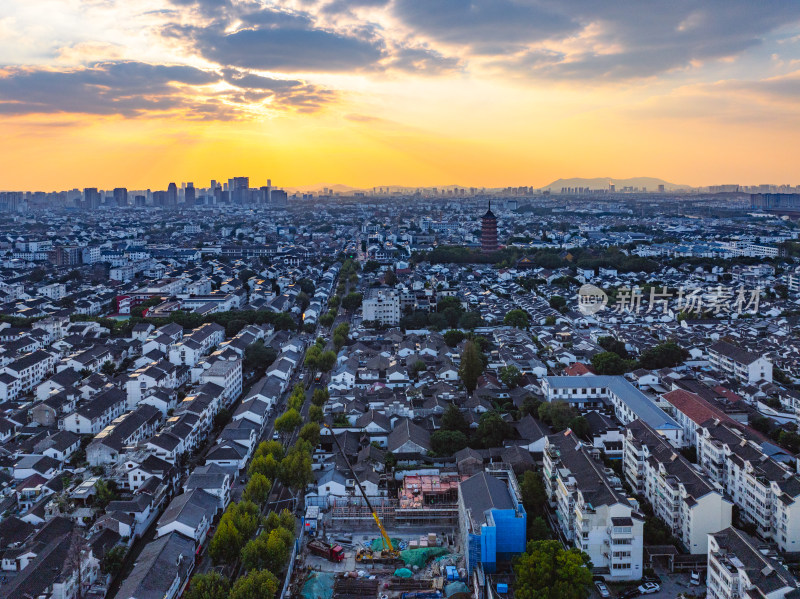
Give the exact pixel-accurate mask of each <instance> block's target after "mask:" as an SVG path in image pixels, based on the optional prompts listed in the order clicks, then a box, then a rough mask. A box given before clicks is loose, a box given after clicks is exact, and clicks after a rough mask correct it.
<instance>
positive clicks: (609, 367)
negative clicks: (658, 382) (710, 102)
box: [592, 337, 689, 375]
mask: <svg viewBox="0 0 800 599" xmlns="http://www.w3.org/2000/svg"><path fill="white" fill-rule="evenodd" d="M598 342H599V344H600V346H601V347H602V348H603V349H605V350H606V351H603V352H600V353H597V354H595V355H594V356H592V369H594V371H595V372H596V373H597V374H613V375H620V374H625V373H626V372H630V371H632V370H636V369H637V368H644V369H646V370H658V369H660V368H672V367H674V366H678V365H679V364H681V363H682V362H683V361H684V360H686V358H688V357H689V352H687V351H686V350H685V349H683V348H682V347H681V346H680V345H678V344H677V343H675V342H674V341H666V342H664V343H659V344H658V345H655V346H653V347H650V348H648V349H646V350H644V351H643V352H642V353H641V354H639V358H638V359H633V358H631V356H630V354H629V353H628V351H627V350H626V349H625V344H624V343H623V342H621V341H619V340H618V339H615V338H614V337H601V338H600V339H599V340H598Z"/></svg>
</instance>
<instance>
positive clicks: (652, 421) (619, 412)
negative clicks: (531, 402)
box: [542, 375, 683, 447]
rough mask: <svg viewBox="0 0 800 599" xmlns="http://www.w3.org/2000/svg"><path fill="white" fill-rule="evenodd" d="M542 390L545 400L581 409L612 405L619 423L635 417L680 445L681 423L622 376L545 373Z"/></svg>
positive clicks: (632, 419)
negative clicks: (560, 402)
mask: <svg viewBox="0 0 800 599" xmlns="http://www.w3.org/2000/svg"><path fill="white" fill-rule="evenodd" d="M542 393H543V394H544V396H545V399H546V400H547V401H565V402H568V403H571V404H573V405H574V406H575V407H576V408H577V409H578V410H581V411H588V410H596V409H599V408H603V407H605V406H611V407H612V408H613V409H614V415H615V416H616V417H617V420H619V421H620V422H621V423H622V424H628V423H630V422H633V421H634V420H636V419H637V418H638V419H639V420H642V421H644V422H646V423H647V424H648V425H650V426H651V427H652V428H653V429H655V430H656V431H657V432H658V433H659V434H660V435H663V436H664V437H666V438H667V439H669V441H670V442H671V443H672V444H673V445H674V446H676V447H682V446H683V428H682V427H681V425H680V424H678V423H677V422H676V421H675V420H674V419H673V418H672V416H670V415H669V414H667V413H666V412H665V411H664V410H662V409H661V408H659V407H658V406H657V405H656V404H655V403H654V402H653V401H652V400H651V399H650V398H649V397H647V396H646V395H645V394H644V393H642V392H641V391H640V390H639V389H637V388H636V387H634V386H633V385H632V384H631V383H630V382H629V381H628V380H627V379H626V378H625V377H623V376H607V375H585V376H547V377H544V378H543V379H542Z"/></svg>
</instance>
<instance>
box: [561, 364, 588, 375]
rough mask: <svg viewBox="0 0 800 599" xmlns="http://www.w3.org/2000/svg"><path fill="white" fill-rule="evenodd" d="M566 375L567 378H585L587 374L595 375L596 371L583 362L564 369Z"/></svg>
mask: <svg viewBox="0 0 800 599" xmlns="http://www.w3.org/2000/svg"><path fill="white" fill-rule="evenodd" d="M564 374H565V375H566V376H584V375H587V374H594V370H592V369H591V368H590V367H589V366H587V365H586V364H584V363H583V362H575V363H574V364H572V365H571V366H567V367H566V368H565V369H564Z"/></svg>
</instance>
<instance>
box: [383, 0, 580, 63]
mask: <svg viewBox="0 0 800 599" xmlns="http://www.w3.org/2000/svg"><path fill="white" fill-rule="evenodd" d="M393 12H394V14H395V16H397V17H398V18H399V19H400V20H401V21H403V23H405V24H406V25H408V26H409V27H410V28H412V29H413V30H414V31H415V32H417V33H419V34H422V35H424V36H429V37H430V38H432V39H435V40H437V41H440V42H445V43H452V44H460V45H464V46H468V47H470V48H471V49H472V51H473V52H475V53H479V54H484V53H488V54H494V53H499V52H501V51H506V50H509V49H513V48H514V47H519V46H520V45H525V44H530V43H532V42H536V41H540V40H544V39H548V38H551V37H556V36H563V35H566V34H570V33H575V32H577V31H578V30H579V29H580V28H579V26H578V24H577V23H575V22H573V21H572V20H571V19H570V18H569V17H567V16H565V11H563V10H562V9H561V8H560V3H559V2H518V1H515V0H425V1H424V2H420V1H419V0H396V1H395V2H394V4H393Z"/></svg>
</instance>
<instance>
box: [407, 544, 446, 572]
mask: <svg viewBox="0 0 800 599" xmlns="http://www.w3.org/2000/svg"><path fill="white" fill-rule="evenodd" d="M446 553H450V552H449V551H448V550H447V549H445V548H444V547H420V548H419V549H406V550H405V551H401V552H400V559H401V560H403V563H404V564H405V565H406V566H418V567H420V568H422V567H423V566H424V565H425V564H427V563H428V562H429V561H431V560H432V559H433V558H435V557H439V556H440V555H445V554H446Z"/></svg>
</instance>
